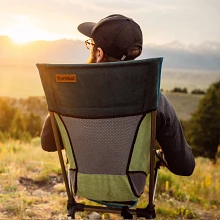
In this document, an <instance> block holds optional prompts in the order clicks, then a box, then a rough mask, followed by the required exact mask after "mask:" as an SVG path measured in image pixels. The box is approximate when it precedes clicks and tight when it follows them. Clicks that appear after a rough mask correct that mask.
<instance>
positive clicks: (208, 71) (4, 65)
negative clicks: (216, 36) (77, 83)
mask: <svg viewBox="0 0 220 220" xmlns="http://www.w3.org/2000/svg"><path fill="white" fill-rule="evenodd" d="M88 56H89V51H88V50H87V49H86V47H85V44H84V42H83V41H81V40H70V39H60V40H56V41H42V40H41V41H33V42H29V43H26V44H16V43H14V42H13V41H12V40H11V39H10V38H9V37H8V36H0V96H1V95H4V96H5V95H9V96H14V95H17V94H18V91H17V92H16V94H14V91H15V90H19V91H23V92H21V95H20V96H23V95H25V96H28V95H39V94H43V92H42V89H41V85H40V81H39V75H38V72H37V69H36V66H35V64H36V63H85V61H86V60H87V58H88ZM150 57H164V62H163V74H162V87H164V89H170V88H172V87H173V86H180V87H187V88H190V89H193V88H195V87H201V88H207V87H208V85H209V84H210V83H212V82H214V81H216V80H218V79H220V42H204V43H202V44H198V45H184V44H181V43H180V42H178V41H174V42H171V43H168V44H165V45H154V44H144V46H143V52H142V55H141V56H140V57H139V58H138V59H143V58H150ZM16 73H17V74H16ZM15 82H16V83H15ZM33 82H35V84H34V85H35V86H34V85H32V87H31V88H29V87H30V85H29V84H30V83H31V84H33ZM24 84H26V85H25V86H26V89H25V86H24ZM27 88H29V89H27Z"/></svg>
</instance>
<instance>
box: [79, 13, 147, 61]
mask: <svg viewBox="0 0 220 220" xmlns="http://www.w3.org/2000/svg"><path fill="white" fill-rule="evenodd" d="M78 30H79V32H81V33H82V34H84V35H86V36H88V37H90V38H92V39H93V40H94V42H95V44H96V45H97V46H98V47H101V48H102V50H103V51H104V53H106V54H107V55H108V56H111V57H113V58H115V59H118V60H126V57H127V51H128V50H129V49H130V48H132V47H133V46H139V47H140V48H142V44H143V38H142V31H141V28H140V26H139V25H138V24H137V23H136V22H135V21H134V20H133V19H131V18H128V17H125V16H123V15H120V14H113V15H109V16H108V17H106V18H103V19H101V20H100V21H99V22H98V23H94V22H85V23H82V24H80V25H79V26H78Z"/></svg>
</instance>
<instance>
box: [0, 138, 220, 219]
mask: <svg viewBox="0 0 220 220" xmlns="http://www.w3.org/2000/svg"><path fill="white" fill-rule="evenodd" d="M219 169H220V163H219V162H218V163H217V164H215V165H213V164H212V163H211V162H210V161H209V160H208V159H204V158H196V169H195V172H194V173H193V175H192V176H191V177H181V176H175V175H173V174H172V173H170V172H169V171H168V170H167V169H165V168H161V169H160V171H159V179H158V184H157V193H156V198H155V205H156V213H157V218H156V219H220V173H219ZM147 190H148V189H147V186H146V192H145V193H144V194H143V195H142V197H141V199H140V200H139V205H138V206H139V207H143V206H145V205H146V204H147ZM66 200H67V198H66V193H65V187H64V184H63V180H62V175H61V169H60V166H59V162H58V157H57V153H56V152H55V153H47V152H44V151H43V150H42V149H41V147H40V140H39V138H36V139H34V140H32V142H31V143H29V144H23V143H20V142H19V141H12V140H9V141H8V142H6V143H0V219H67V217H66V214H67V212H66ZM85 216H86V213H85V214H83V213H79V216H78V217H79V218H85ZM104 218H108V219H110V218H111V219H118V218H119V217H118V216H115V215H107V214H105V215H103V219H104Z"/></svg>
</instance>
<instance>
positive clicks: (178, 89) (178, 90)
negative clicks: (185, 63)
mask: <svg viewBox="0 0 220 220" xmlns="http://www.w3.org/2000/svg"><path fill="white" fill-rule="evenodd" d="M171 92H181V93H188V90H187V88H179V87H175V88H174V89H173V90H171Z"/></svg>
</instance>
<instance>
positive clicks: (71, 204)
mask: <svg viewBox="0 0 220 220" xmlns="http://www.w3.org/2000/svg"><path fill="white" fill-rule="evenodd" d="M67 210H68V215H67V216H68V220H71V219H75V214H76V202H75V200H72V201H69V200H68V202H67Z"/></svg>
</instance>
